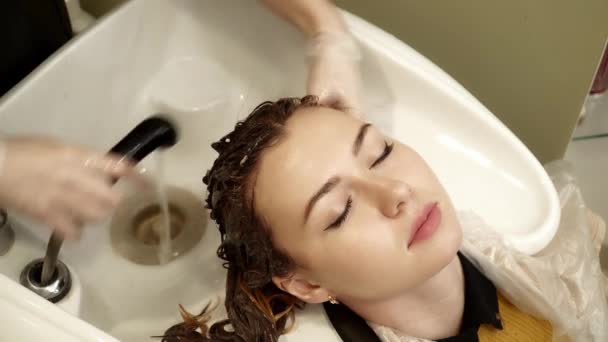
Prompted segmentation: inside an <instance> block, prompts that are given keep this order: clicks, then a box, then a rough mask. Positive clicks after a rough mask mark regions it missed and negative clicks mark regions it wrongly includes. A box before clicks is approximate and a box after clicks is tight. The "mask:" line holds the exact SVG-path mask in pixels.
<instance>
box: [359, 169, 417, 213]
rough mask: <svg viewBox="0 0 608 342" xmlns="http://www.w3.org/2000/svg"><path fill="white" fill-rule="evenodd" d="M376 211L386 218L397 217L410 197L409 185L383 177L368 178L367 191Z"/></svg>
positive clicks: (410, 189)
mask: <svg viewBox="0 0 608 342" xmlns="http://www.w3.org/2000/svg"><path fill="white" fill-rule="evenodd" d="M367 191H369V194H370V195H371V196H370V197H371V198H372V199H373V201H374V202H375V204H376V205H377V207H378V209H379V210H380V212H382V214H383V215H384V216H386V217H397V216H399V215H400V214H401V213H402V212H403V211H404V210H405V207H406V206H407V203H408V202H409V200H410V199H411V197H412V188H411V187H410V186H409V184H407V183H405V182H403V181H401V180H397V179H393V178H388V177H383V176H377V175H376V176H372V177H370V178H368V189H367Z"/></svg>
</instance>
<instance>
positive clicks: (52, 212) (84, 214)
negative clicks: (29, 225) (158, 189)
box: [0, 137, 143, 239]
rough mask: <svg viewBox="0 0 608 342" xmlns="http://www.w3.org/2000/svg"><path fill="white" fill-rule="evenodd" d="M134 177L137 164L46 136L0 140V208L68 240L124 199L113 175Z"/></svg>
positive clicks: (103, 216)
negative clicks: (10, 210)
mask: <svg viewBox="0 0 608 342" xmlns="http://www.w3.org/2000/svg"><path fill="white" fill-rule="evenodd" d="M123 176H135V178H136V179H138V180H143V178H141V177H139V175H138V173H137V172H136V171H135V169H134V167H133V165H132V164H131V163H130V162H128V161H126V160H123V159H121V157H119V156H108V155H106V154H102V153H98V152H96V151H92V150H88V149H85V148H81V147H76V146H71V145H67V144H63V143H61V142H59V141H56V140H53V139H47V138H35V137H19V138H8V139H5V140H0V207H4V208H9V209H13V210H16V211H17V212H20V213H21V214H25V215H27V216H29V217H31V218H33V219H35V220H38V221H41V222H43V223H45V224H47V225H49V226H50V227H51V228H53V229H56V230H57V231H59V232H60V233H61V234H62V235H63V236H64V237H65V238H67V239H77V238H78V237H79V236H80V228H81V227H82V225H83V224H85V223H94V222H98V221H100V220H103V219H105V218H107V216H108V215H109V214H110V213H111V212H112V210H113V209H114V208H115V207H116V206H117V205H118V203H119V201H120V193H118V192H117V191H116V190H115V189H112V187H111V185H112V183H111V179H112V178H118V177H123Z"/></svg>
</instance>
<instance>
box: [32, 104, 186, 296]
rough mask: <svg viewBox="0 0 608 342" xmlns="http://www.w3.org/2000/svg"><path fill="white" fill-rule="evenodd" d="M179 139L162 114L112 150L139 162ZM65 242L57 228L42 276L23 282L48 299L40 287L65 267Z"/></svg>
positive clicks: (141, 126)
mask: <svg viewBox="0 0 608 342" xmlns="http://www.w3.org/2000/svg"><path fill="white" fill-rule="evenodd" d="M177 140H178V136H177V130H176V128H175V127H174V126H173V124H172V123H171V122H170V121H168V120H166V119H164V118H163V117H162V116H160V115H158V116H153V117H150V118H148V119H146V120H144V121H142V122H141V123H140V124H139V125H137V126H136V127H135V128H134V129H133V130H131V131H130V132H129V133H128V134H127V135H126V136H125V137H124V138H123V139H122V140H120V141H119V142H118V144H116V145H115V146H114V147H113V148H112V149H111V150H110V153H115V154H120V155H123V156H124V157H125V158H128V159H129V160H131V161H133V162H135V163H137V162H139V161H141V160H142V159H144V158H145V157H146V156H147V155H148V154H150V153H151V152H153V151H154V150H156V149H157V148H168V147H171V146H173V145H175V144H176V143H177ZM117 181H118V179H112V184H114V183H116V182H117ZM62 244H63V238H62V237H61V236H60V235H59V234H58V233H57V232H53V233H52V234H51V237H50V239H49V242H48V244H47V249H46V255H45V257H44V260H43V261H42V271H41V273H39V272H40V263H39V262H38V263H37V272H36V273H38V274H39V275H40V276H39V277H40V278H39V280H38V281H36V280H33V281H32V279H30V280H29V281H28V280H27V276H26V277H25V278H26V279H25V282H26V283H35V285H36V286H35V289H34V288H32V287H29V286H27V285H26V284H24V285H26V286H27V287H28V288H30V289H32V290H34V292H37V293H38V294H40V295H42V296H43V297H45V298H47V299H49V295H43V294H42V293H40V291H38V288H40V287H45V286H47V285H50V284H51V283H52V282H53V281H54V280H53V276H54V275H55V274H56V273H57V272H56V270H57V265H58V263H59V266H60V268H62V267H64V266H62V263H61V262H60V261H59V260H58V255H59V250H60V249H61V245H62ZM38 261H39V260H38ZM30 264H32V263H30ZM34 267H35V266H32V268H34ZM26 271H27V270H24V272H22V283H23V282H24V279H23V278H24V276H23V275H24V274H26ZM59 273H61V272H59ZM61 297H63V296H61ZM49 300H50V299H49ZM51 301H53V300H51Z"/></svg>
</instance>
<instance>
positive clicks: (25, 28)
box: [0, 0, 72, 96]
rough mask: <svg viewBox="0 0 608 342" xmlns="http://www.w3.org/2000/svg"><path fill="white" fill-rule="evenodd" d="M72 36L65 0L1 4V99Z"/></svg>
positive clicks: (6, 2) (22, 0)
mask: <svg viewBox="0 0 608 342" xmlns="http://www.w3.org/2000/svg"><path fill="white" fill-rule="evenodd" d="M71 37H72V28H71V26H70V20H69V17H68V13H67V9H66V7H65V2H64V0H9V1H2V2H1V4H0V96H2V95H3V94H4V93H6V92H7V91H8V90H9V89H11V88H12V87H13V86H14V85H15V84H17V83H18V82H19V81H20V80H21V79H23V78H24V77H25V76H27V75H28V74H29V73H30V72H31V71H32V70H34V68H36V67H37V66H38V65H39V64H40V63H42V62H43V61H44V60H45V59H46V58H48V57H49V56H50V55H51V54H52V53H53V52H55V51H56V50H57V49H58V48H59V47H61V46H62V45H63V44H65V42H67V41H68V40H69V39H70V38H71Z"/></svg>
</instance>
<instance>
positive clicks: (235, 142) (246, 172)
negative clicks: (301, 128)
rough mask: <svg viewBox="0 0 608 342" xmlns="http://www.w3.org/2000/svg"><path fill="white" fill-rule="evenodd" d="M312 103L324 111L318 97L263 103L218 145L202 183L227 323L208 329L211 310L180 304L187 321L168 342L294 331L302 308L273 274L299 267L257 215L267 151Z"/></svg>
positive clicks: (260, 337)
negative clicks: (191, 310) (217, 238)
mask: <svg viewBox="0 0 608 342" xmlns="http://www.w3.org/2000/svg"><path fill="white" fill-rule="evenodd" d="M311 106H319V104H318V101H317V98H316V97H314V96H306V97H303V98H284V99H280V100H278V101H276V102H264V103H262V104H260V105H259V106H258V107H256V108H255V110H254V111H253V112H252V113H251V114H249V116H248V117H247V118H246V119H245V120H243V121H241V122H238V123H237V124H236V127H235V128H234V130H233V131H232V132H230V133H228V134H227V135H226V136H224V137H223V138H221V139H220V140H219V141H217V142H215V143H213V144H212V145H211V146H212V147H213V149H214V150H215V151H217V152H218V153H219V155H218V157H217V159H216V160H215V162H214V163H213V166H212V167H211V169H210V170H209V171H208V172H207V174H206V176H205V177H204V178H203V182H204V183H205V184H206V185H207V190H208V192H209V194H208V196H207V200H206V204H207V208H208V209H210V210H211V212H210V216H211V218H212V219H214V220H215V221H216V223H217V224H218V226H219V230H220V234H221V244H220V246H219V248H218V251H217V255H218V256H219V257H220V258H221V259H223V260H224V261H225V262H224V267H225V268H226V269H227V279H226V300H225V306H226V311H227V313H228V319H226V320H223V321H220V322H217V323H215V324H213V325H212V326H211V327H208V326H207V324H206V323H207V321H208V319H209V311H210V310H209V306H207V307H206V308H205V309H204V310H203V311H202V312H201V313H200V314H199V315H196V316H194V315H190V314H188V313H187V312H185V310H183V308H182V307H181V306H180V310H181V314H182V317H183V318H184V322H183V323H179V324H177V325H174V326H173V327H171V328H169V329H168V330H167V331H166V332H165V335H164V336H162V341H163V342H191V341H192V342H194V341H245V342H275V341H277V340H278V338H279V336H280V335H281V334H283V333H285V332H287V331H288V330H289V325H290V324H289V322H293V318H294V308H296V307H302V306H303V303H302V302H301V301H299V300H298V299H297V298H296V297H294V296H292V295H290V294H288V293H286V292H283V291H282V290H280V289H279V288H277V287H276V286H275V285H274V283H273V282H272V277H273V276H286V275H289V272H290V271H292V270H293V268H294V263H293V261H292V260H291V259H290V258H289V256H288V255H287V254H286V253H284V252H282V251H279V250H277V249H276V248H275V247H274V246H273V244H272V240H271V238H272V237H271V234H270V230H269V229H268V227H267V226H266V225H265V224H264V222H263V220H262V219H261V218H260V217H259V216H258V215H256V212H255V203H254V196H253V192H254V191H255V189H254V188H253V184H254V182H255V173H256V167H257V162H258V159H259V157H260V155H261V153H262V152H263V151H264V150H265V149H266V148H267V147H269V146H272V145H273V144H275V143H276V142H277V141H278V140H279V139H280V138H281V136H282V135H283V134H284V131H285V124H286V122H287V120H288V119H289V118H290V117H291V115H292V114H293V113H294V112H295V111H296V110H298V109H300V108H304V107H311Z"/></svg>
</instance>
